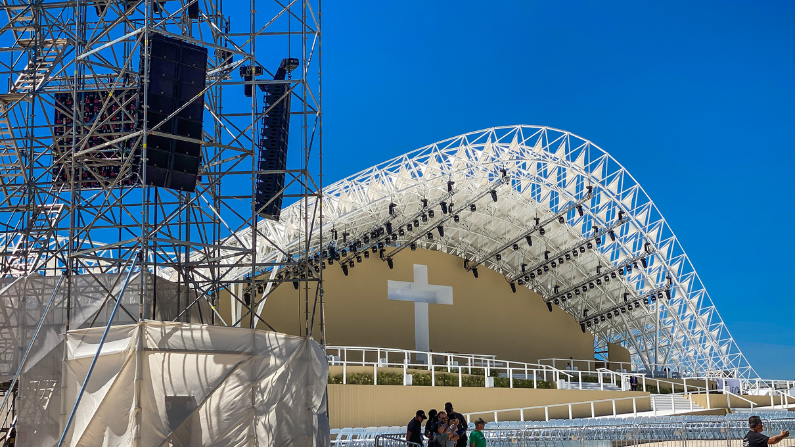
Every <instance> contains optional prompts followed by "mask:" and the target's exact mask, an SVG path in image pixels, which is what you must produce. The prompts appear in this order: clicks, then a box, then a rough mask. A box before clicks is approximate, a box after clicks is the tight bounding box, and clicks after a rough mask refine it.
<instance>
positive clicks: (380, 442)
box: [374, 433, 422, 447]
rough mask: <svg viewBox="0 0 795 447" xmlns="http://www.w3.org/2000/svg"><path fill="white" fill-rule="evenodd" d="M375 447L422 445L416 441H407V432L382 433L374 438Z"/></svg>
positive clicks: (414, 446)
mask: <svg viewBox="0 0 795 447" xmlns="http://www.w3.org/2000/svg"><path fill="white" fill-rule="evenodd" d="M374 445H375V447H422V445H420V444H417V443H416V442H409V441H406V435H405V434H397V433H395V434H391V433H390V434H381V435H376V436H375V439H374Z"/></svg>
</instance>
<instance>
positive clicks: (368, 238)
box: [362, 234, 370, 244]
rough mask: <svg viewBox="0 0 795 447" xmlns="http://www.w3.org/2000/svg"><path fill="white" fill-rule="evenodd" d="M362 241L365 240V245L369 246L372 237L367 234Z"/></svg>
mask: <svg viewBox="0 0 795 447" xmlns="http://www.w3.org/2000/svg"><path fill="white" fill-rule="evenodd" d="M362 239H364V243H365V244H369V243H370V236H368V235H366V234H365V235H364V237H363V238H362Z"/></svg>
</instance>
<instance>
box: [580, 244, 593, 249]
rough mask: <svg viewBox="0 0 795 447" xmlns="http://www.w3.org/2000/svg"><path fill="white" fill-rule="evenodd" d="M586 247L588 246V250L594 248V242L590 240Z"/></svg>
mask: <svg viewBox="0 0 795 447" xmlns="http://www.w3.org/2000/svg"><path fill="white" fill-rule="evenodd" d="M586 247H588V250H590V249H592V248H593V244H592V243H590V242H588V244H587V245H586ZM581 248H582V247H581Z"/></svg>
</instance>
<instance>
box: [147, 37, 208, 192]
mask: <svg viewBox="0 0 795 447" xmlns="http://www.w3.org/2000/svg"><path fill="white" fill-rule="evenodd" d="M149 51H150V58H149V84H148V91H147V92H146V93H147V95H148V105H149V109H148V113H147V119H146V123H145V125H146V128H147V129H148V130H150V131H155V132H159V133H161V134H166V135H152V134H151V133H150V134H149V135H148V137H147V145H146V152H147V153H146V160H145V162H144V163H143V166H144V169H145V175H146V183H147V184H148V185H153V186H160V187H163V188H169V189H175V190H181V191H195V190H196V182H197V181H198V180H199V175H198V174H199V167H200V165H201V144H200V143H199V141H200V140H201V138H202V118H203V115H204V95H202V90H204V84H205V81H206V78H207V49H206V48H203V47H200V46H197V45H193V44H190V43H187V42H183V41H181V40H179V39H173V38H170V37H165V36H161V35H159V34H152V35H151V37H150V43H149ZM145 56H146V55H145V54H143V52H142V55H141V70H143V69H144V62H145V59H144V58H145ZM142 85H143V84H142ZM142 88H143V87H142ZM142 98H143V97H142ZM179 109H182V110H180V111H179V112H178V113H177V114H176V115H175V116H173V117H171V118H169V116H170V115H171V114H173V113H174V112H175V111H177V110H179ZM141 121H142V122H143V121H144V120H143V112H141ZM191 140H193V141H191Z"/></svg>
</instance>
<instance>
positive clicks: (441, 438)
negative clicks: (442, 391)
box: [406, 402, 486, 447]
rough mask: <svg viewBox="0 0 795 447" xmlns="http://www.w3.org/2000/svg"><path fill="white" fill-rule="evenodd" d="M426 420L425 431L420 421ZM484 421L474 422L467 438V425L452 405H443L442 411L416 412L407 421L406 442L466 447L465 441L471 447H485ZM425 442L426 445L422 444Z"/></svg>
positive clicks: (448, 403) (446, 446) (429, 446)
mask: <svg viewBox="0 0 795 447" xmlns="http://www.w3.org/2000/svg"><path fill="white" fill-rule="evenodd" d="M426 419H427V420H428V422H427V423H426V424H425V429H424V430H423V428H422V421H424V420H426ZM485 426H486V421H484V420H483V419H480V418H479V419H478V420H476V421H475V429H474V430H472V432H471V433H470V434H469V436H467V429H468V424H467V421H466V418H465V417H464V416H463V415H462V414H461V413H456V411H455V410H454V409H453V404H452V403H450V402H447V403H446V404H444V411H436V410H435V409H433V410H430V411H428V416H426V415H425V411H424V410H417V413H416V415H415V416H414V418H413V419H412V420H411V421H409V425H408V428H407V430H406V441H408V442H412V443H414V444H418V445H421V446H422V445H427V446H428V447H467V440H469V446H471V447H486V438H485V437H484V436H483V427H485ZM424 441H427V444H426V443H425V442H424Z"/></svg>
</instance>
